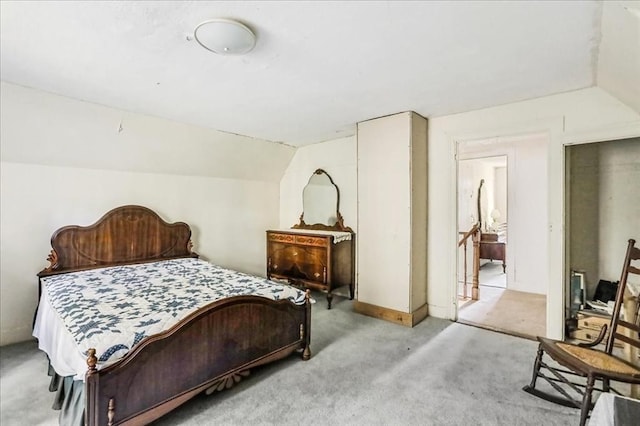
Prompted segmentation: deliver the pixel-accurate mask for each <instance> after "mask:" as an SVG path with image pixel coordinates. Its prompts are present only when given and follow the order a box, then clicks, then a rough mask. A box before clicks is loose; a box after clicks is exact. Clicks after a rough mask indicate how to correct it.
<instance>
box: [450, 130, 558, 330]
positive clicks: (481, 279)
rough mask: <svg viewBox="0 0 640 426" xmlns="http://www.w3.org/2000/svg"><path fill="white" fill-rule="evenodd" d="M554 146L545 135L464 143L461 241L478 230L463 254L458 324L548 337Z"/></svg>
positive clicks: (462, 248) (461, 154)
mask: <svg viewBox="0 0 640 426" xmlns="http://www.w3.org/2000/svg"><path fill="white" fill-rule="evenodd" d="M547 146H548V136H547V135H542V134H532V135H522V136H517V137H497V138H491V139H487V140H478V141H464V142H460V143H459V144H458V157H457V160H458V161H457V166H458V175H457V192H458V193H457V201H458V215H457V216H458V217H457V218H458V231H459V241H460V239H461V238H463V237H464V236H468V235H469V232H470V231H473V230H474V229H477V234H476V238H477V242H476V243H475V244H473V243H471V241H467V244H466V250H465V245H464V244H462V245H461V246H460V248H459V250H458V283H457V290H458V293H457V294H458V296H459V297H458V300H457V306H458V315H457V317H458V321H459V322H462V323H466V324H470V325H474V326H479V327H483V328H488V329H491V330H495V331H500V332H505V333H509V334H514V335H518V336H522V337H527V338H535V336H538V335H541V336H544V335H545V334H546V292H547V282H548V278H547V275H548V274H546V272H547V262H546V255H547V251H546V249H547V247H546V215H547V174H546V164H547V149H548V148H547ZM474 227H475V228H474ZM465 265H466V268H465ZM476 265H477V266H476ZM476 270H477V279H476V281H477V290H476V291H475V294H474V292H473V291H472V292H469V291H468V289H469V283H470V282H471V283H473V281H474V277H473V275H474V272H475V271H476ZM465 283H466V285H465ZM465 287H466V289H467V291H466V292H465ZM474 296H476V297H474Z"/></svg>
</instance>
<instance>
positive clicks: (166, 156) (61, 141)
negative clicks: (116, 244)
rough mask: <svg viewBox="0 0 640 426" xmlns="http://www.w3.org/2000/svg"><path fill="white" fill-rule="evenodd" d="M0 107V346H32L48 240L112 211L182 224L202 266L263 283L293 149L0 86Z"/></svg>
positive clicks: (19, 88)
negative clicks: (143, 210)
mask: <svg viewBox="0 0 640 426" xmlns="http://www.w3.org/2000/svg"><path fill="white" fill-rule="evenodd" d="M0 95H1V98H0V100H1V114H2V115H1V121H2V126H1V137H0V141H1V146H0V147H1V158H2V163H1V169H0V172H1V176H0V178H1V184H0V197H1V200H0V230H1V232H0V253H1V254H0V269H1V272H0V324H1V325H0V344H2V345H4V344H8V343H12V342H17V341H21V340H26V339H28V338H29V337H30V335H31V322H32V319H33V313H34V310H35V308H36V303H37V293H38V286H37V277H36V274H37V272H38V271H40V270H41V269H43V268H44V267H45V266H47V265H48V263H47V262H46V261H45V259H46V257H47V255H48V253H49V251H50V244H49V242H50V241H49V240H50V237H51V235H52V233H53V232H54V231H55V230H56V229H57V228H59V227H61V226H64V225H68V224H78V225H90V224H92V223H94V222H95V221H96V220H97V219H99V218H100V217H101V216H102V215H103V214H104V213H106V212H107V211H108V210H110V209H112V208H114V207H117V206H120V205H124V204H141V205H144V206H147V207H149V208H151V209H153V210H155V211H156V212H158V213H159V214H160V216H161V217H163V219H165V220H166V221H169V222H173V221H184V222H187V223H189V224H190V225H191V226H192V230H193V233H194V235H193V242H194V245H195V247H194V250H195V251H197V252H198V253H200V254H201V255H202V257H203V258H206V259H208V260H211V261H213V262H215V263H218V264H220V265H223V266H227V267H231V268H235V269H238V270H241V271H245V272H249V273H254V274H258V275H265V237H264V231H265V230H266V229H268V228H273V227H277V226H278V222H279V217H278V211H279V182H280V178H281V176H282V175H283V173H284V169H285V167H286V166H287V165H288V162H289V161H290V159H291V158H292V156H293V154H294V152H295V149H294V148H291V147H288V146H285V145H281V144H275V143H270V142H266V141H261V140H256V139H251V138H246V137H240V136H236V135H232V134H227V133H223V132H218V131H215V130H210V129H204V128H198V127H195V126H189V125H184V124H180V123H176V122H171V121H168V120H163V119H159V118H154V117H149V116H143V115H139V114H133V113H128V112H125V111H120V110H116V109H112V108H107V107H103V106H100V105H94V104H89V103H86V102H81V101H77V100H73V99H69V98H64V97H61V96H56V95H52V94H49V93H45V92H42V91H38V90H32V89H27V88H23V87H19V86H15V85H12V84H8V83H4V82H3V83H2V86H1V91H0ZM120 126H121V127H122V129H121V130H119V129H120Z"/></svg>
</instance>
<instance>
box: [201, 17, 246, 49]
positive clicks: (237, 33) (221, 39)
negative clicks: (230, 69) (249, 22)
mask: <svg viewBox="0 0 640 426" xmlns="http://www.w3.org/2000/svg"><path fill="white" fill-rule="evenodd" d="M193 35H194V37H195V39H196V41H197V42H198V43H199V44H200V45H201V46H202V47H204V48H205V49H207V50H210V51H211V52H213V53H218V54H220V55H242V54H244V53H248V52H250V51H251V50H252V49H253V47H254V46H255V45H256V36H255V34H254V33H253V31H251V29H250V28H249V27H247V26H246V25H244V24H242V23H240V22H238V21H234V20H231V19H211V20H209V21H205V22H203V23H201V24H200V25H198V26H197V27H196V29H195V30H194V33H193Z"/></svg>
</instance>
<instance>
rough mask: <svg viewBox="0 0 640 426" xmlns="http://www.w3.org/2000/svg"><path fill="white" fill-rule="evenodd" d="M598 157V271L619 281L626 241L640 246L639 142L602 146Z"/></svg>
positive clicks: (601, 275) (602, 275) (619, 142)
mask: <svg viewBox="0 0 640 426" xmlns="http://www.w3.org/2000/svg"><path fill="white" fill-rule="evenodd" d="M599 156H600V162H599V176H600V191H599V193H600V196H599V197H600V202H599V204H600V206H599V207H600V208H599V212H600V214H599V222H600V226H599V252H600V258H599V263H598V267H599V268H598V269H599V272H600V277H601V278H603V279H606V280H610V281H618V279H619V278H620V272H621V271H622V260H623V259H624V255H625V249H626V247H627V241H628V240H629V238H633V239H635V240H636V241H637V243H636V244H640V139H633V140H626V141H617V142H614V143H607V144H599ZM636 284H640V283H638V282H637V280H636Z"/></svg>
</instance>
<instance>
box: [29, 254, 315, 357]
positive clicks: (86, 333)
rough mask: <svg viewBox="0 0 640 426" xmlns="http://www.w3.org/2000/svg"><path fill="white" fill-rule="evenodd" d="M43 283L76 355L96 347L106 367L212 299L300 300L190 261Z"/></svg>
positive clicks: (286, 289) (293, 292)
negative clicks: (69, 337)
mask: <svg viewBox="0 0 640 426" xmlns="http://www.w3.org/2000/svg"><path fill="white" fill-rule="evenodd" d="M42 284H43V291H46V292H47V295H48V298H49V300H50V303H51V305H52V306H53V308H54V309H55V310H56V311H57V313H58V315H59V317H60V319H61V320H62V322H63V323H64V325H65V326H66V328H67V329H68V330H69V332H70V333H71V335H72V336H73V338H74V340H75V341H76V343H77V345H78V347H79V349H80V351H81V352H82V353H83V354H85V355H86V353H87V350H88V349H89V348H95V349H96V356H97V357H98V362H99V363H107V364H109V363H112V362H114V361H116V360H118V359H120V358H122V357H123V356H124V355H125V354H126V353H127V352H128V351H129V350H130V349H131V348H133V346H134V345H135V344H137V343H138V342H140V341H141V340H142V339H144V338H145V337H147V336H151V335H153V334H157V333H159V332H161V331H163V330H167V329H169V328H170V327H172V326H173V325H175V324H176V323H178V322H179V321H180V320H181V319H183V318H185V317H186V316H187V315H189V314H190V313H191V312H193V311H195V310H197V309H198V308H200V307H203V306H205V305H207V304H209V303H211V302H214V301H216V300H220V299H224V298H227V297H231V296H238V295H258V296H263V297H267V298H269V299H272V300H280V299H288V300H290V301H291V302H293V303H295V304H297V305H302V304H304V301H305V295H304V293H303V292H302V291H300V290H298V289H295V288H293V287H290V286H287V285H283V284H279V283H275V282H273V281H269V280H266V279H264V278H259V277H254V276H251V275H247V274H243V273H241V272H237V271H233V270H229V269H224V268H221V267H219V266H216V265H213V264H211V263H209V262H206V261H203V260H199V259H192V258H187V259H174V260H165V261H160V262H153V263H145V264H139V265H125V266H115V267H108V268H101V269H92V270H88V271H81V272H74V273H69V274H61V275H53V276H49V277H44V278H42Z"/></svg>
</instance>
